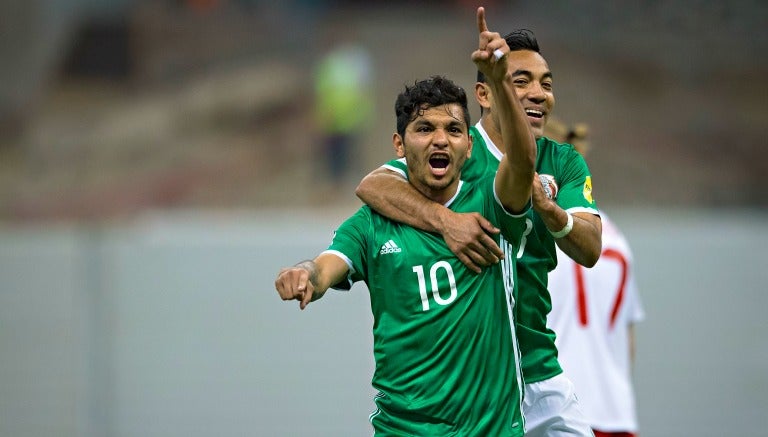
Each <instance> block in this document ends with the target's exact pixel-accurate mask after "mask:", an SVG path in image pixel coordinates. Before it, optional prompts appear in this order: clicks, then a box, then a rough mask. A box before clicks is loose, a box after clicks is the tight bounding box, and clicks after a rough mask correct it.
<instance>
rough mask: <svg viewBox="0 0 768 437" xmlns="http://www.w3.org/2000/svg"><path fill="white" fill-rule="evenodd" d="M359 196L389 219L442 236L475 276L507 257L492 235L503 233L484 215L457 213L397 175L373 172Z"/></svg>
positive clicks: (366, 177)
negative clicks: (484, 268) (483, 268)
mask: <svg viewBox="0 0 768 437" xmlns="http://www.w3.org/2000/svg"><path fill="white" fill-rule="evenodd" d="M355 194H356V195H357V197H359V198H360V200H362V201H363V202H365V203H366V204H367V205H368V206H370V207H371V208H373V210H374V211H376V212H378V213H379V214H381V215H383V216H385V217H388V218H390V219H392V220H395V221H398V222H401V223H405V224H407V225H410V226H413V227H415V228H418V229H421V230H424V231H427V232H435V233H439V234H440V235H442V236H443V239H444V240H445V242H446V244H448V247H449V248H450V249H451V251H452V252H453V253H454V254H455V255H456V257H457V258H458V259H459V260H460V261H461V262H462V263H464V264H465V265H466V266H467V267H469V268H470V269H472V270H473V271H475V272H480V270H481V267H485V266H488V265H490V264H495V263H497V262H498V261H499V259H501V258H502V257H503V256H504V254H503V252H502V251H501V249H499V246H498V245H497V244H496V242H495V241H494V240H493V238H491V237H490V236H489V235H488V234H489V233H492V234H495V233H498V232H499V230H498V229H497V228H496V227H495V226H493V225H492V224H491V222H489V221H488V220H486V219H485V218H484V217H483V216H482V215H480V214H478V213H466V214H458V213H455V212H453V211H451V210H450V209H448V208H446V207H445V206H443V205H440V204H438V203H435V202H433V201H431V200H429V199H427V198H426V197H424V195H423V194H421V193H420V192H419V191H418V190H416V188H414V187H413V185H411V184H410V183H408V181H407V180H405V179H404V178H403V177H402V176H400V175H399V174H397V173H395V172H393V171H390V170H387V169H384V168H378V169H376V170H374V171H372V172H371V173H369V174H368V175H367V176H365V177H364V178H363V180H362V181H361V182H360V185H358V187H357V190H355Z"/></svg>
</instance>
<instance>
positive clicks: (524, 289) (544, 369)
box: [385, 123, 599, 383]
mask: <svg viewBox="0 0 768 437" xmlns="http://www.w3.org/2000/svg"><path fill="white" fill-rule="evenodd" d="M469 133H470V135H471V136H472V138H473V144H474V146H473V147H472V157H471V158H469V159H468V160H467V162H466V164H465V165H464V168H463V169H462V172H461V177H462V179H463V180H466V181H472V180H474V179H477V178H481V177H483V176H484V175H487V174H488V173H489V172H491V173H493V172H496V170H497V169H498V166H499V162H500V161H501V157H502V156H503V153H502V152H501V151H500V150H499V149H498V148H497V147H496V145H495V144H493V142H492V141H491V140H490V138H489V137H488V135H487V134H486V132H485V130H484V129H483V128H482V125H481V124H480V123H478V124H477V125H475V126H473V127H472V128H470V131H469ZM536 146H537V155H536V171H537V172H538V173H539V174H540V175H550V176H552V177H553V178H554V180H555V182H556V183H557V185H558V186H559V190H558V192H557V204H558V205H559V206H560V207H561V208H563V209H565V210H566V211H568V212H570V213H574V212H589V213H592V214H599V212H598V209H597V204H596V203H595V201H594V199H593V198H592V176H591V174H590V172H589V168H588V167H587V164H586V162H585V161H584V158H583V157H582V156H581V154H579V153H578V152H577V151H576V150H575V149H574V148H573V146H571V145H570V144H560V143H557V142H555V141H552V140H550V139H549V138H539V139H538V140H536ZM385 167H387V168H389V169H392V170H396V171H398V172H399V173H401V174H403V175H404V176H406V177H407V169H406V164H405V162H404V160H402V159H400V160H393V161H390V162H388V163H387V164H385ZM527 224H528V227H527V229H526V232H525V234H524V236H523V240H522V244H521V245H522V250H521V251H519V252H518V253H517V255H518V260H519V262H518V264H517V274H518V300H517V305H516V306H515V319H516V322H517V334H518V340H519V342H520V351H521V353H522V368H523V377H524V379H525V382H526V383H530V382H538V381H543V380H545V379H549V378H551V377H553V376H556V375H558V374H560V373H561V372H562V368H561V367H560V364H559V362H558V361H557V348H556V347H555V333H554V332H553V331H552V330H551V329H549V328H547V314H549V312H550V311H551V309H552V301H551V299H550V295H549V291H548V289H547V286H548V284H547V282H548V279H547V277H548V274H549V272H550V271H551V270H553V269H554V268H555V266H556V265H557V253H556V252H555V239H554V238H553V237H552V235H551V234H550V233H549V231H548V230H547V227H546V225H545V224H544V222H543V221H542V219H541V217H539V215H538V214H536V213H535V212H534V211H533V209H530V210H529V211H528V217H527Z"/></svg>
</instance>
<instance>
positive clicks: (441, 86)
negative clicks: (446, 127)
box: [395, 76, 470, 137]
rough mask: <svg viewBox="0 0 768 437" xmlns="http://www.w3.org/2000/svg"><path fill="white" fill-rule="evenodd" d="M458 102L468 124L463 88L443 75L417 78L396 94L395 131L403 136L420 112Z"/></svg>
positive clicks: (467, 110) (465, 95)
mask: <svg viewBox="0 0 768 437" xmlns="http://www.w3.org/2000/svg"><path fill="white" fill-rule="evenodd" d="M450 103H458V104H459V105H461V108H462V109H463V112H464V121H466V123H467V126H469V125H470V118H469V109H468V108H467V93H466V92H465V91H464V89H463V88H462V87H460V86H458V85H456V84H455V83H453V81H451V80H450V79H448V78H446V77H444V76H432V77H430V78H429V79H424V80H417V81H416V82H415V83H414V84H413V85H412V86H408V85H406V86H405V90H404V91H403V92H401V93H400V94H398V96H397V99H396V100H395V117H396V118H397V133H398V134H400V136H402V137H404V136H405V128H406V126H408V123H410V122H412V121H413V120H414V119H416V117H417V116H418V115H419V114H420V113H421V111H423V110H425V109H429V108H433V107H435V106H440V105H446V104H450Z"/></svg>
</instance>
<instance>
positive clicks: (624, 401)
mask: <svg viewBox="0 0 768 437" xmlns="http://www.w3.org/2000/svg"><path fill="white" fill-rule="evenodd" d="M588 134H589V129H588V127H587V126H586V125H584V124H576V125H573V126H567V125H565V124H563V123H561V122H559V121H556V120H550V121H549V123H548V124H547V126H546V128H545V135H546V136H547V137H548V138H552V139H554V140H556V141H561V142H564V143H570V144H573V145H574V147H575V148H576V150H577V151H578V152H579V153H581V154H582V155H584V154H586V151H587V150H588V148H589V143H588V141H587V136H588ZM600 215H601V217H602V221H603V234H602V236H603V249H602V254H601V257H600V259H599V260H598V261H597V264H595V266H594V267H592V268H591V269H585V268H584V267H582V266H580V265H579V264H577V263H575V262H574V261H573V260H572V259H571V258H569V257H568V256H567V255H565V254H564V253H563V252H562V251H561V250H559V249H558V251H557V267H556V268H555V270H553V271H552V272H550V275H549V292H550V294H551V296H552V311H551V312H550V313H549V317H548V320H547V324H548V326H549V327H550V329H552V330H553V331H555V334H557V338H556V340H555V344H556V345H557V349H558V351H559V353H560V354H559V357H558V358H559V360H560V365H561V366H562V367H563V370H564V372H565V374H566V376H568V378H569V379H570V380H571V381H572V382H573V384H574V386H575V387H576V393H577V394H578V396H579V402H580V404H581V407H582V410H583V411H584V414H585V415H586V416H587V420H588V421H589V423H590V426H592V428H593V430H594V432H595V436H596V437H634V436H636V435H637V429H638V425H637V417H636V413H635V399H634V391H633V387H632V378H631V376H632V375H631V365H632V362H633V358H634V324H635V323H637V322H639V321H640V320H642V319H643V317H644V312H643V308H642V305H641V302H640V297H639V295H638V293H637V286H636V284H635V277H634V271H633V261H632V253H631V251H630V248H629V244H628V243H627V240H626V239H625V238H624V235H622V233H621V231H619V229H618V228H617V227H616V225H615V224H614V223H613V222H612V221H611V220H610V219H609V218H608V217H607V216H606V215H605V211H603V210H601V211H600Z"/></svg>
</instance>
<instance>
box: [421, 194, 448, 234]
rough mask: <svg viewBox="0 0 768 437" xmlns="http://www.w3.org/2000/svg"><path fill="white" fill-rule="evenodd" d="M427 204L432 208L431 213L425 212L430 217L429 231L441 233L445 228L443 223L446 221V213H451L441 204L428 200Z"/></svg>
mask: <svg viewBox="0 0 768 437" xmlns="http://www.w3.org/2000/svg"><path fill="white" fill-rule="evenodd" d="M428 205H430V207H431V208H432V211H431V213H430V214H427V216H428V217H430V220H429V225H430V226H431V227H432V229H431V232H437V233H440V234H442V233H443V230H444V229H445V225H446V223H447V221H448V215H449V214H450V213H451V210H449V209H448V208H446V207H445V206H443V205H440V204H438V203H434V202H430V203H429V204H428Z"/></svg>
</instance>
